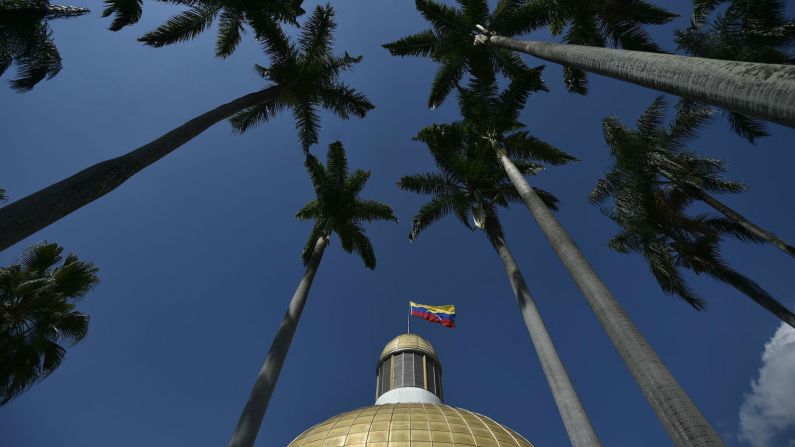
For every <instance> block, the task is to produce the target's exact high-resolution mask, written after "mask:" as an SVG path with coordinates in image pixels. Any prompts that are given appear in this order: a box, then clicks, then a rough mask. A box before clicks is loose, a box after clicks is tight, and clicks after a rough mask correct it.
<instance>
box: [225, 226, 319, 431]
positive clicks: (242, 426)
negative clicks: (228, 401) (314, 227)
mask: <svg viewBox="0 0 795 447" xmlns="http://www.w3.org/2000/svg"><path fill="white" fill-rule="evenodd" d="M326 245H328V237H327V236H323V237H321V238H319V239H318V240H317V242H316V243H315V249H314V251H313V252H312V257H311V258H309V262H308V263H307V264H306V273H304V277H303V278H301V282H300V283H299V284H298V288H297V289H295V293H294V294H293V299H292V300H290V306H289V307H288V308H287V313H285V314H284V318H283V319H282V324H281V325H280V326H279V330H278V331H277V332H276V336H275V337H273V342H271V347H270V350H269V351H268V356H267V357H266V358H265V363H264V364H263V365H262V369H260V371H259V374H257V379H256V380H255V381H254V386H253V387H252V389H251V394H249V396H248V402H246V407H245V408H244V409H243V414H241V415H240V420H239V421H238V423H237V428H235V432H234V434H233V435H232V439H231V440H230V441H229V447H252V446H253V445H254V441H255V440H256V439H257V433H258V432H259V427H260V425H261V424H262V419H263V418H264V417H265V411H266V410H267V409H268V403H269V402H270V400H271V396H272V395H273V390H274V388H276V382H277V381H278V380H279V373H280V372H281V371H282V366H284V361H285V359H286V358H287V352H288V351H289V350H290V343H292V341H293V335H295V329H296V328H297V327H298V320H299V319H300V318H301V313H302V312H303V310H304V305H305V304H306V299H307V297H308V296H309V288H310V287H311V286H312V280H313V279H314V278H315V273H316V272H317V268H318V266H319V265H320V259H321V258H322V257H323V250H324V249H325V248H326Z"/></svg>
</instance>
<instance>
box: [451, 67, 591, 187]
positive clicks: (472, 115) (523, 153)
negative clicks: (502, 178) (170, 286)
mask: <svg viewBox="0 0 795 447" xmlns="http://www.w3.org/2000/svg"><path fill="white" fill-rule="evenodd" d="M540 72H541V69H535V70H529V71H526V72H525V73H523V74H522V75H521V76H517V77H516V78H515V79H514V80H512V81H511V83H510V84H509V85H508V87H507V88H506V89H505V90H503V91H502V92H498V88H497V85H496V83H494V82H483V81H482V80H473V81H472V82H470V87H469V88H468V89H459V95H458V103H459V110H460V112H461V115H462V116H463V118H464V119H463V121H462V122H461V125H462V126H463V127H464V128H466V131H467V132H468V134H469V135H470V137H471V138H479V139H480V140H483V141H485V142H487V143H489V144H490V145H491V148H492V149H494V148H499V149H500V150H503V151H505V152H506V155H507V156H508V157H510V158H511V159H517V160H518V161H519V164H517V167H519V168H520V169H519V170H520V171H522V166H525V165H524V164H523V163H522V162H521V160H522V159H534V160H538V161H543V162H546V163H549V164H552V165H559V164H562V163H566V162H568V161H573V160H576V159H575V158H574V157H572V156H571V155H569V154H567V153H565V152H563V151H561V150H560V149H558V148H556V147H554V146H552V145H550V144H548V143H546V142H544V141H541V140H539V139H538V138H536V137H534V136H532V135H530V133H529V132H528V131H526V130H524V129H523V128H524V124H522V123H520V122H519V121H518V119H519V113H520V112H521V111H522V109H523V108H524V106H525V103H526V102H527V98H528V97H529V95H530V92H533V91H538V90H545V89H546V86H545V85H544V83H543V81H542V80H541V75H540ZM489 152H490V153H493V150H490V151H489ZM527 168H528V169H529V170H528V171H522V172H526V173H530V174H532V173H534V172H535V169H536V166H527Z"/></svg>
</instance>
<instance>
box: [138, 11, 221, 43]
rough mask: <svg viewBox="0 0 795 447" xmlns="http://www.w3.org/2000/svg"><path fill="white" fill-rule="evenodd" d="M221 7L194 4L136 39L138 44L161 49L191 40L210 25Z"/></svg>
mask: <svg viewBox="0 0 795 447" xmlns="http://www.w3.org/2000/svg"><path fill="white" fill-rule="evenodd" d="M220 9H221V6H220V5H217V4H201V3H199V4H195V5H193V6H192V7H191V9H190V10H188V11H184V12H182V13H180V14H178V15H176V16H174V17H172V18H170V19H169V20H167V21H166V23H164V24H162V25H160V26H159V27H157V28H155V29H154V30H153V31H150V32H148V33H146V34H144V35H143V36H141V37H139V38H138V41H139V42H143V43H144V44H146V45H149V46H152V47H162V46H164V45H171V44H174V43H178V42H185V41H187V40H191V39H193V38H195V37H196V36H198V35H199V34H201V33H202V31H204V30H206V29H207V28H209V27H210V25H212V23H213V20H214V19H215V17H216V16H217V15H218V12H219V11H220Z"/></svg>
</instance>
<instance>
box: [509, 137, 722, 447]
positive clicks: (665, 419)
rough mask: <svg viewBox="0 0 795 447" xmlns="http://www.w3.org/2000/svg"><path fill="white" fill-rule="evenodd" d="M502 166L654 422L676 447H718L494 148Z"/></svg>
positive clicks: (579, 254) (708, 428) (696, 412)
mask: <svg viewBox="0 0 795 447" xmlns="http://www.w3.org/2000/svg"><path fill="white" fill-rule="evenodd" d="M495 149H496V152H497V156H498V158H499V160H500V162H501V163H502V165H503V168H505V171H506V172H507V173H508V176H509V177H510V179H511V181H512V182H513V184H514V186H515V187H516V189H517V191H518V192H519V194H520V195H521V197H522V199H523V201H524V203H525V205H527V208H528V209H529V210H530V213H531V214H532V215H533V218H534V219H535V221H536V222H537V223H538V226H539V227H540V228H541V231H543V233H544V235H545V236H546V237H547V240H548V241H549V243H550V245H552V248H553V250H554V251H555V253H556V254H557V255H558V258H560V260H561V262H562V263H563V265H564V266H565V267H566V270H568V272H569V274H570V275H571V277H572V278H573V279H574V282H575V283H576V284H577V287H579V289H580V291H582V293H583V295H584V296H585V298H586V300H587V301H588V304H589V305H590V306H591V309H593V312H594V314H595V315H596V318H597V319H598V320H599V322H600V323H601V324H602V327H603V328H604V329H605V332H607V335H608V337H610V340H611V341H612V342H613V345H615V347H616V349H617V350H618V353H619V354H620V355H621V357H622V358H623V359H624V363H626V365H627V367H628V368H629V371H630V372H631V373H632V376H633V377H634V378H635V381H636V382H637V383H638V385H639V386H640V389H641V390H642V391H643V394H644V395H645V396H646V400H648V401H649V404H650V405H651V407H652V409H653V410H654V412H655V413H657V417H658V418H659V419H660V421H661V422H662V424H663V426H664V427H665V429H666V430H667V431H668V436H670V437H671V439H672V440H673V442H674V445H676V446H677V447H721V446H723V445H724V444H723V441H721V439H720V437H718V434H717V433H715V430H714V429H713V428H712V426H710V425H709V422H707V420H706V419H705V418H704V416H703V415H702V414H701V412H700V411H699V410H698V408H696V406H695V405H694V404H693V402H692V401H691V400H690V397H688V395H687V393H685V391H684V390H683V389H682V387H681V386H680V385H679V383H678V382H677V381H676V379H675V378H674V377H673V375H672V374H671V372H670V371H668V368H666V367H665V364H663V361H662V360H661V359H660V357H658V356H657V353H656V352H654V349H652V347H651V346H650V345H649V343H648V342H647V341H646V339H645V338H644V337H643V335H642V334H641V333H640V331H639V330H638V328H637V327H635V324H634V323H633V322H632V320H631V319H630V318H629V315H627V313H626V312H625V311H624V309H623V308H622V307H621V305H620V304H619V303H618V301H616V299H615V297H613V294H612V293H610V291H609V290H608V289H607V287H606V286H605V284H604V283H603V282H602V280H601V279H600V278H599V276H597V275H596V272H594V271H593V268H591V265H590V264H589V263H588V260H587V259H585V256H583V254H582V252H580V250H579V248H577V246H576V245H575V244H574V241H573V240H572V239H571V237H570V236H569V234H568V233H567V232H566V230H565V229H564V228H563V226H561V225H560V222H558V220H557V219H556V218H555V216H554V215H553V214H552V212H551V211H550V210H549V209H548V208H547V206H546V205H545V204H544V202H543V201H542V200H541V198H540V197H539V196H538V194H537V193H536V192H535V191H534V190H533V188H532V187H531V186H530V185H529V184H528V183H527V180H525V178H524V176H523V175H522V174H521V172H519V170H518V169H517V168H516V165H514V164H513V162H512V161H511V160H510V159H509V158H508V157H507V156H506V155H505V153H504V152H503V151H502V150H501V149H499V148H495Z"/></svg>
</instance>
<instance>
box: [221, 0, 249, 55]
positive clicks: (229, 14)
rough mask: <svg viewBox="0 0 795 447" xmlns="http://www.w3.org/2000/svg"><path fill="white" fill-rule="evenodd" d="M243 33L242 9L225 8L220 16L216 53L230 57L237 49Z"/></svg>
mask: <svg viewBox="0 0 795 447" xmlns="http://www.w3.org/2000/svg"><path fill="white" fill-rule="evenodd" d="M242 33H243V14H242V11H237V10H233V9H230V8H224V9H223V10H222V11H221V13H220V14H219V16H218V38H217V40H216V42H215V55H216V56H218V57H220V58H225V57H229V56H231V55H232V53H234V52H235V50H236V49H237V46H238V44H240V39H241V37H242Z"/></svg>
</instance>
